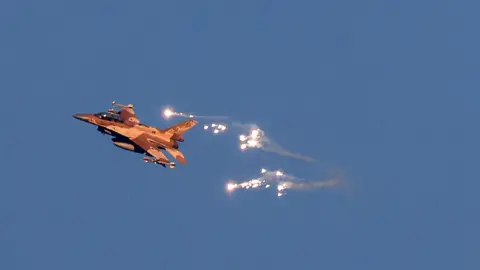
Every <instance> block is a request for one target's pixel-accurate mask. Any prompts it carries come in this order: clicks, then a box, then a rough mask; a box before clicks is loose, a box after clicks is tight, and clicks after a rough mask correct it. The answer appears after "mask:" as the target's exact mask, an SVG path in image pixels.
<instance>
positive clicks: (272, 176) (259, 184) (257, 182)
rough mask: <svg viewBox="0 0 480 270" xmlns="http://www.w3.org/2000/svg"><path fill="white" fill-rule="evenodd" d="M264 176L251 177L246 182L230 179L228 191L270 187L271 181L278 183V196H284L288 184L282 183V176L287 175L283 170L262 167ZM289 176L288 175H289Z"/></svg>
mask: <svg viewBox="0 0 480 270" xmlns="http://www.w3.org/2000/svg"><path fill="white" fill-rule="evenodd" d="M261 173H262V176H261V177H259V178H254V179H250V180H248V181H245V182H241V183H235V182H234V181H230V182H229V183H228V184H227V187H226V188H227V192H229V193H232V192H233V191H235V190H236V189H239V188H241V189H258V188H269V187H270V184H269V183H270V182H278V183H277V196H279V197H280V196H283V195H284V194H285V189H286V188H287V186H286V185H285V184H283V183H281V181H282V178H285V175H284V173H283V172H281V171H268V170H267V169H261ZM287 178H288V177H287Z"/></svg>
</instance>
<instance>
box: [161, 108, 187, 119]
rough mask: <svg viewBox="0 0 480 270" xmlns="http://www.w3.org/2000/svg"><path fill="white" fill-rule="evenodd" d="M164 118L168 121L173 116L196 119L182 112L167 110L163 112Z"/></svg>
mask: <svg viewBox="0 0 480 270" xmlns="http://www.w3.org/2000/svg"><path fill="white" fill-rule="evenodd" d="M163 116H164V117H165V118H167V119H169V118H170V117H172V116H182V117H188V118H194V117H195V115H193V114H186V113H182V112H176V111H174V110H173V109H170V108H167V109H165V110H164V111H163Z"/></svg>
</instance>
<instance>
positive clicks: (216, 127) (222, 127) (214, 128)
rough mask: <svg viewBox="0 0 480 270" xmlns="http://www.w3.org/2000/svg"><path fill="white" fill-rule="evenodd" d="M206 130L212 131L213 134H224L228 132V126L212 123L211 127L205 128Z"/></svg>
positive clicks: (206, 126)
mask: <svg viewBox="0 0 480 270" xmlns="http://www.w3.org/2000/svg"><path fill="white" fill-rule="evenodd" d="M203 129H204V130H209V129H210V130H212V133H213V134H218V133H223V132H226V131H227V126H226V125H225V124H217V123H212V124H211V125H210V126H209V125H205V126H203Z"/></svg>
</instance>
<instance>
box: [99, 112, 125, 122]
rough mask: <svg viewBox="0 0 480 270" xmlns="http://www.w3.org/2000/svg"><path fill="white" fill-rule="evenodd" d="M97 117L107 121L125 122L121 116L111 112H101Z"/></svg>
mask: <svg viewBox="0 0 480 270" xmlns="http://www.w3.org/2000/svg"><path fill="white" fill-rule="evenodd" d="M95 116H96V117H98V118H100V119H103V120H107V121H114V122H119V123H121V122H123V121H122V120H120V116H119V115H118V114H114V113H110V112H100V113H97V114H95Z"/></svg>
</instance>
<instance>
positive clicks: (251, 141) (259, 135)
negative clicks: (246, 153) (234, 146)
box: [239, 128, 265, 150]
mask: <svg viewBox="0 0 480 270" xmlns="http://www.w3.org/2000/svg"><path fill="white" fill-rule="evenodd" d="M239 140H240V149H241V150H245V149H247V148H261V147H263V142H264V140H265V137H264V132H263V131H262V130H261V129H259V128H256V129H252V130H251V131H250V134H248V135H245V134H241V135H240V136H239Z"/></svg>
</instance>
